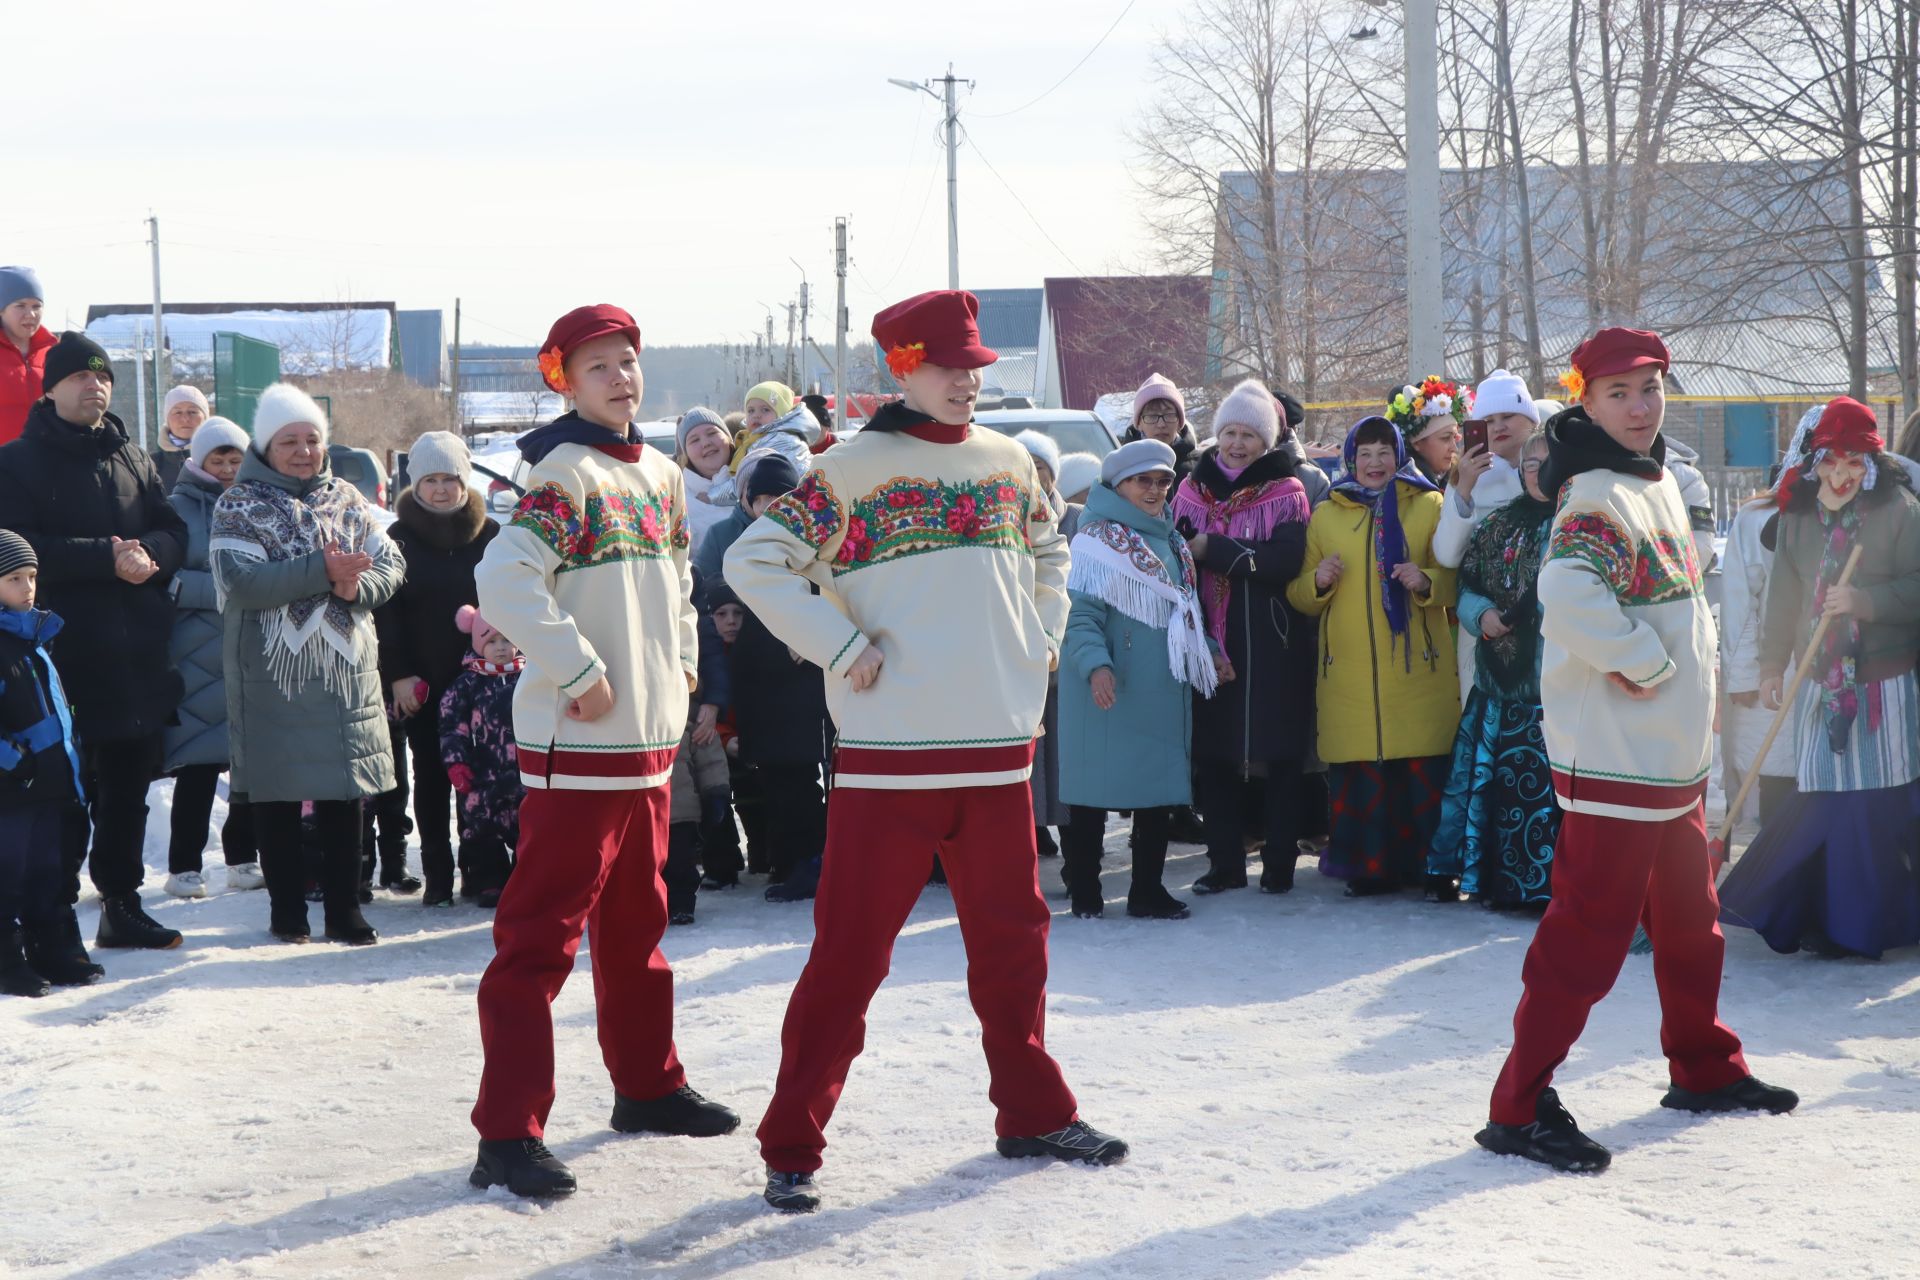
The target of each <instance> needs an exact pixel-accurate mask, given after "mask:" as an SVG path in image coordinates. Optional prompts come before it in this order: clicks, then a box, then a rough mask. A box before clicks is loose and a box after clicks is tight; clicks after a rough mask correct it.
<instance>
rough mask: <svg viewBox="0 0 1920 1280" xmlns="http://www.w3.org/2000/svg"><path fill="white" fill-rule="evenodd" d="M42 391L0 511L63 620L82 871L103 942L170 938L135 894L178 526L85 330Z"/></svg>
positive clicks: (167, 695) (1, 465) (50, 359)
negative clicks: (96, 904)
mask: <svg viewBox="0 0 1920 1280" xmlns="http://www.w3.org/2000/svg"><path fill="white" fill-rule="evenodd" d="M44 386H45V391H44V393H43V398H42V399H40V400H39V401H37V402H36V403H35V404H34V406H33V409H32V410H31V412H29V414H28V415H27V424H26V428H25V430H24V431H23V432H22V433H21V436H20V438H19V439H18V440H15V441H13V442H12V443H10V444H8V445H6V446H4V447H0V512H5V513H6V514H5V518H6V522H7V524H8V526H9V527H11V528H12V529H13V530H14V531H15V532H16V533H18V534H20V536H22V537H23V538H25V539H26V540H27V542H28V543H29V544H30V545H31V546H32V547H33V550H34V553H35V554H36V555H37V556H38V557H39V560H40V599H41V603H42V604H43V605H44V606H45V607H46V608H49V609H51V610H53V611H54V612H55V613H57V614H59V615H60V616H61V617H62V618H64V619H65V620H66V631H65V633H64V634H63V635H62V636H61V640H60V646H59V651H58V652H57V653H56V654H55V658H54V661H55V665H56V666H57V667H58V668H59V671H60V679H61V681H62V683H63V684H64V685H65V686H66V689H67V694H68V696H69V697H71V698H72V699H73V703H74V728H75V736H76V737H77V738H78V739H79V743H80V756H81V758H80V763H81V775H82V782H83V783H84V784H85V788H86V793H87V807H88V811H89V813H90V815H91V817H92V820H93V848H92V875H93V883H94V887H95V888H96V889H98V890H99V891H100V902H101V905H100V929H99V933H98V934H97V935H96V936H95V939H94V944H95V945H96V946H101V947H162V948H164V947H176V946H179V945H180V934H179V933H178V932H177V931H176V930H173V929H166V928H162V927H161V926H160V925H159V924H158V923H156V922H155V921H154V920H153V919H152V918H151V917H149V916H148V915H147V913H146V912H145V911H144V910H143V909H142V908H141V905H140V883H141V881H142V880H143V879H144V878H145V874H146V869H145V865H144V863H143V860H142V857H141V850H142V846H143V845H144V844H145V841H146V828H147V804H146V796H147V786H148V784H149V783H151V782H152V781H153V779H154V777H155V775H156V774H157V773H158V771H159V767H160V762H161V751H162V745H161V731H162V729H163V728H164V726H165V725H166V723H167V721H168V720H169V719H170V718H171V717H172V716H173V714H174V710H175V708H176V707H177V706H178V704H179V701H180V692H181V681H180V676H179V674H178V673H177V672H175V671H174V670H173V669H172V667H171V666H170V665H169V663H168V661H167V636H168V634H169V632H170V631H171V630H172V627H173V598H172V596H171V595H170V594H169V593H168V584H169V582H170V580H171V579H172V577H173V573H174V570H176V569H178V568H179V567H180V564H181V561H182V559H183V557H184V555H185V549H186V541H187V531H186V526H185V525H184V524H183V523H182V522H181V520H180V517H179V515H178V514H176V513H175V511H174V510H173V508H172V507H171V506H169V505H168V504H167V499H166V495H165V494H164V493H163V492H162V491H161V488H160V475H159V472H158V471H156V470H155V469H154V465H153V460H152V459H151V458H149V457H148V456H147V454H146V451H145V450H143V449H141V448H140V447H139V446H138V445H136V444H134V443H133V442H132V441H131V440H130V439H128V437H127V431H126V428H125V427H124V426H122V425H121V422H120V420H119V419H118V418H116V417H114V416H113V415H112V414H111V413H108V412H107V404H108V402H109V400H110V399H111V397H112V394H113V367H112V365H111V364H110V363H108V359H107V353H106V352H105V351H104V350H103V349H102V348H101V347H100V346H99V345H98V344H97V343H95V342H93V341H92V340H91V339H89V338H88V337H87V336H86V335H85V334H82V333H71V332H70V333H65V334H62V335H61V337H60V341H59V342H58V343H56V344H55V345H54V346H53V347H52V348H51V349H50V350H49V351H48V352H47V365H46V378H45V382H44ZM62 852H63V855H64V859H65V863H66V868H67V872H68V878H69V885H68V900H69V901H75V900H77V899H78V898H79V896H80V867H81V864H82V863H83V862H86V861H87V857H88V849H87V826H86V823H84V822H74V823H71V824H69V829H68V830H67V832H66V833H65V840H64V842H63V850H62Z"/></svg>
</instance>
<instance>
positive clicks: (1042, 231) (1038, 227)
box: [960, 124, 1087, 275]
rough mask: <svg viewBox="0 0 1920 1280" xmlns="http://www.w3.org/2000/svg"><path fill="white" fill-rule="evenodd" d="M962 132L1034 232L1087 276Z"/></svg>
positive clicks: (990, 162)
mask: <svg viewBox="0 0 1920 1280" xmlns="http://www.w3.org/2000/svg"><path fill="white" fill-rule="evenodd" d="M960 131H961V132H962V133H964V134H966V136H967V141H968V142H969V143H971V144H972V145H973V154H975V155H976V156H979V157H980V163H981V164H983V165H985V166H987V172H988V173H990V174H992V175H993V177H994V181H996V182H998V183H999V184H1000V185H1001V186H1003V187H1005V188H1006V190H1007V194H1008V195H1010V196H1012V197H1013V202H1014V203H1015V204H1017V205H1019V206H1020V212H1022V213H1024V214H1026V215H1027V221H1028V222H1031V223H1032V224H1033V227H1034V230H1036V231H1038V232H1039V233H1040V234H1041V236H1042V237H1044V238H1045V240H1046V242H1047V243H1048V244H1050V245H1052V246H1053V248H1054V252H1056V253H1058V254H1059V255H1060V256H1061V257H1062V258H1065V259H1066V260H1067V265H1068V266H1070V267H1072V268H1073V269H1074V271H1076V272H1078V273H1079V274H1080V275H1085V274H1087V273H1086V272H1085V271H1083V270H1081V267H1080V264H1079V263H1077V262H1075V261H1074V260H1073V255H1072V254H1070V253H1068V252H1067V251H1066V250H1065V249H1063V248H1061V247H1060V242H1059V241H1058V240H1055V239H1054V238H1053V237H1052V236H1051V235H1048V234H1047V229H1046V228H1045V227H1043V226H1041V225H1040V219H1038V218H1036V217H1034V215H1033V210H1031V209H1029V208H1027V202H1026V201H1025V200H1022V199H1021V198H1020V193H1019V192H1018V191H1015V190H1014V189H1013V184H1012V183H1010V182H1008V181H1007V180H1006V179H1005V178H1003V177H1001V176H1000V171H999V170H998V169H996V168H994V167H993V161H991V160H989V159H987V153H986V152H984V151H982V150H981V149H980V144H979V142H977V141H975V139H974V136H973V134H972V132H971V131H970V130H968V128H967V126H966V125H964V124H962V125H961V126H960Z"/></svg>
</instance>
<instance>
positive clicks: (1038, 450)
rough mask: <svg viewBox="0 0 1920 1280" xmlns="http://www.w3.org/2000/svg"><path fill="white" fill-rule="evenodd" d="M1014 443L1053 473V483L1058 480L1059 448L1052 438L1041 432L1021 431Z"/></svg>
mask: <svg viewBox="0 0 1920 1280" xmlns="http://www.w3.org/2000/svg"><path fill="white" fill-rule="evenodd" d="M1013 439H1014V443H1016V444H1018V445H1020V446H1021V447H1022V448H1024V449H1025V450H1026V451H1027V452H1028V453H1030V454H1032V455H1033V460H1034V461H1035V462H1044V463H1046V464H1047V470H1049V471H1051V472H1053V478H1054V481H1055V483H1058V482H1059V479H1060V446H1059V445H1057V444H1055V443H1054V440H1053V437H1052V436H1050V435H1047V434H1046V433H1045V432H1041V431H1022V432H1021V433H1020V434H1019V435H1017V436H1015V437H1014V438H1013Z"/></svg>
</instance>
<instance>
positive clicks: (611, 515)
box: [512, 480, 690, 573]
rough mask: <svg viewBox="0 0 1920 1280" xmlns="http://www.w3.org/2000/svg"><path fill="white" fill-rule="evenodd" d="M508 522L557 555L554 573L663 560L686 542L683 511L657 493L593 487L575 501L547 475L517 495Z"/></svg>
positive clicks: (685, 544)
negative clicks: (516, 502)
mask: <svg viewBox="0 0 1920 1280" xmlns="http://www.w3.org/2000/svg"><path fill="white" fill-rule="evenodd" d="M512 523H513V526H514V527H515V528H520V529H525V530H527V531H528V532H530V533H532V534H533V535H534V536H535V537H537V538H539V539H540V540H541V541H542V542H544V543H546V544H547V546H548V548H549V549H551V550H552V551H553V553H554V554H555V555H557V556H559V557H560V561H561V563H560V567H559V568H558V569H556V570H555V572H556V573H570V572H572V571H573V570H575V569H591V568H594V567H596V566H599V565H604V564H615V563H619V562H621V561H627V560H665V559H667V558H668V557H669V556H670V555H671V554H672V553H673V552H674V551H676V550H685V549H686V547H687V546H688V544H689V542H690V539H689V537H688V535H687V528H686V514H685V512H682V511H677V510H675V509H674V508H673V505H672V504H671V503H670V502H669V501H668V500H667V499H666V498H665V497H663V496H662V495H660V494H657V493H651V492H646V491H642V492H639V493H635V492H633V491H631V490H626V489H596V490H595V491H594V492H592V493H590V494H588V495H587V497H586V501H585V502H584V503H578V502H576V501H575V500H574V498H573V495H572V494H570V493H568V492H567V490H566V489H565V487H564V486H562V485H560V484H558V483H557V482H555V481H552V480H549V481H548V482H547V483H545V484H543V485H541V486H540V487H539V488H538V489H535V490H533V491H532V492H530V493H528V494H527V496H526V497H524V498H522V499H520V505H519V506H518V507H516V508H514V513H513V521H512Z"/></svg>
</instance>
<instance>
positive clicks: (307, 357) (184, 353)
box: [87, 309, 393, 378]
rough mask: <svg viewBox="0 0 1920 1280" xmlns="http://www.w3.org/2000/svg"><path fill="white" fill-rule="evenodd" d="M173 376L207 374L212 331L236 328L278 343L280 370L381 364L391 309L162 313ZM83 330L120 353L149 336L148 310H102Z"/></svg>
mask: <svg viewBox="0 0 1920 1280" xmlns="http://www.w3.org/2000/svg"><path fill="white" fill-rule="evenodd" d="M165 319H166V328H167V346H168V347H169V349H171V350H172V352H173V367H174V372H175V376H176V377H182V378H191V377H198V378H210V377H212V376H213V335H214V334H216V333H239V334H244V335H245V336H247V337H249V338H257V339H259V340H260V341H262V342H271V343H273V344H274V345H276V346H278V347H279V348H280V371H281V372H282V373H292V374H300V375H302V376H306V375H312V374H317V373H326V372H329V371H331V370H335V369H385V368H387V367H388V365H389V364H390V363H391V361H390V359H389V356H390V353H391V352H392V349H393V313H392V312H390V311H386V310H345V309H342V310H338V311H227V312H222V313H220V314H218V315H175V314H173V313H172V312H168V313H167V315H166V317H165ZM87 336H88V337H90V338H92V339H93V340H94V341H95V342H97V343H99V344H100V345H101V346H103V347H105V348H106V349H107V350H108V351H110V352H113V353H114V354H115V355H116V356H124V355H126V354H128V353H130V352H132V351H134V350H136V349H138V348H140V347H142V346H151V345H152V342H153V315H152V313H150V312H149V313H146V314H141V315H120V316H102V317H100V318H99V319H97V320H95V321H94V322H93V323H91V324H89V325H88V326H87Z"/></svg>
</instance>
